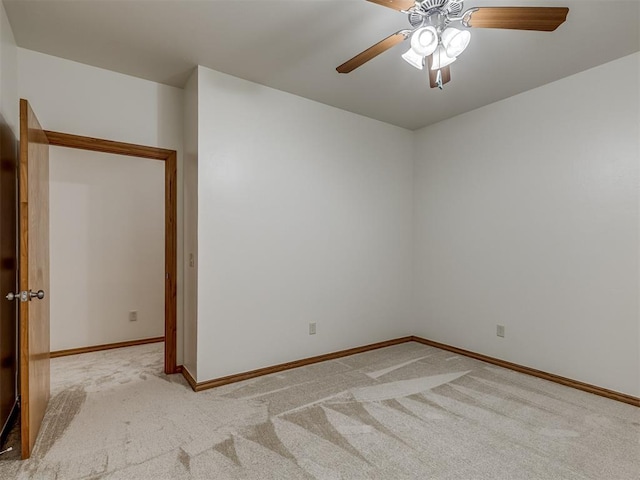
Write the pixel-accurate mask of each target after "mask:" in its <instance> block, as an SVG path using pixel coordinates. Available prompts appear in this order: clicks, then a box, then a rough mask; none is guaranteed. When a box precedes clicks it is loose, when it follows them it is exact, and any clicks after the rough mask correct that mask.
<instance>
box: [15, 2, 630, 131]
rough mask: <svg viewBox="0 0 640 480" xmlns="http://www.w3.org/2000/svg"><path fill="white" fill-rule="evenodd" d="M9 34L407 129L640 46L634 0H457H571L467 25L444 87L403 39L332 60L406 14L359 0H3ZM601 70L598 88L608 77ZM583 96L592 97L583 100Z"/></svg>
mask: <svg viewBox="0 0 640 480" xmlns="http://www.w3.org/2000/svg"><path fill="white" fill-rule="evenodd" d="M3 3H4V5H5V8H6V10H7V14H8V16H9V20H10V22H11V27H12V29H13V32H14V35H15V38H16V43H17V44H18V45H19V46H21V47H24V48H27V49H31V50H36V51H39V52H44V53H47V54H50V55H55V56H58V57H63V58H68V59H70V60H75V61H77V62H81V63H86V64H89V65H95V66H97V67H102V68H106V69H109V70H114V71H117V72H122V73H126V74H129V75H134V76H136V77H141V78H146V79H149V80H154V81H156V82H160V83H166V84H169V85H175V86H178V87H181V86H183V84H184V82H185V80H186V79H187V78H188V76H189V74H190V73H191V71H192V70H193V68H194V66H195V65H197V64H200V65H204V66H207V67H210V68H212V69H215V70H219V71H221V72H225V73H228V74H231V75H235V76H238V77H241V78H245V79H247V80H251V81H254V82H258V83H261V84H264V85H268V86H270V87H273V88H277V89H280V90H284V91H286V92H290V93H293V94H296V95H300V96H302V97H306V98H310V99H313V100H317V101H318V102H322V103H325V104H328V105H333V106H335V107H338V108H342V109H345V110H349V111H351V112H355V113H359V114H362V115H365V116H367V117H371V118H376V119H378V120H382V121H384V122H388V123H391V124H395V125H398V126H401V127H405V128H409V129H417V128H420V127H423V126H425V125H429V124H431V123H434V122H437V121H440V120H443V119H445V118H449V117H452V116H454V115H457V114H460V113H463V112H466V111H469V110H473V109H475V108H478V107H481V106H483V105H487V104H489V103H492V102H495V101H497V100H500V99H503V98H507V97H510V96H512V95H515V94H517V93H520V92H523V91H526V90H529V89H531V88H535V87H538V86H540V85H544V84H546V83H549V82H552V81H555V80H558V79H560V78H563V77H566V76H568V75H572V74H575V73H578V72H580V71H583V70H586V69H588V68H591V67H594V66H596V65H600V64H602V63H605V62H608V61H611V60H614V59H616V58H620V57H622V56H625V55H629V54H631V53H633V52H637V51H638V50H640V36H639V25H640V2H639V1H638V0H632V1H614V0H605V1H603V0H601V1H582V0H578V1H576V0H569V1H564V0H538V1H530V0H510V1H505V0H492V1H479V0H468V1H465V9H466V8H469V7H472V6H503V5H519V6H568V7H569V8H570V11H569V16H568V18H567V21H566V22H565V23H564V24H563V25H561V26H560V28H558V30H556V31H555V32H552V33H544V32H527V31H514V30H493V29H473V30H472V39H471V44H470V46H469V48H468V49H467V50H466V51H465V52H464V53H463V54H462V55H461V56H460V57H459V59H458V61H457V62H456V63H455V64H453V65H452V66H451V74H452V80H451V82H450V83H449V84H447V85H446V86H445V90H444V91H439V90H437V89H430V88H429V85H428V80H427V78H426V75H425V72H421V71H419V70H416V69H415V68H413V67H411V66H409V65H408V64H407V63H405V62H404V60H402V58H401V57H400V55H401V54H402V53H403V51H404V50H406V48H407V45H406V42H405V44H403V45H398V46H396V47H394V48H392V49H391V50H389V51H387V52H385V53H383V54H382V55H380V56H379V57H377V58H375V59H373V60H372V61H370V62H369V63H367V64H365V65H364V66H362V67H360V68H359V69H357V70H355V71H354V72H352V73H350V74H347V75H345V74H338V73H337V72H336V71H335V67H337V66H338V65H339V64H341V63H343V62H344V61H345V60H347V59H349V58H350V57H352V56H353V55H355V54H357V53H359V52H360V51H362V50H364V49H365V48H367V47H369V46H371V45H372V44H374V43H376V42H377V41H378V40H381V39H382V38H384V37H386V36H388V35H389V34H391V33H394V32H396V31H397V30H400V29H403V28H406V27H407V26H408V25H409V24H408V22H407V17H406V15H404V14H402V13H399V12H396V11H394V10H392V9H389V8H385V7H381V6H379V5H376V4H374V3H369V2H366V1H365V0H233V1H231V0H206V1H195V0H126V1H109V0H100V1H98V0H75V1H69V0H66V1H61V0H3ZM615 84H616V79H615V78H603V79H602V88H615ZM585 101H588V99H585Z"/></svg>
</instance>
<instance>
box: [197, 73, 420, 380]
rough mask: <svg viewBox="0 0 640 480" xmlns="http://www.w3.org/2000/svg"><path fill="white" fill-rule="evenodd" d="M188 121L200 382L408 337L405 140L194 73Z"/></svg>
mask: <svg viewBox="0 0 640 480" xmlns="http://www.w3.org/2000/svg"><path fill="white" fill-rule="evenodd" d="M198 118H199V123H198V180H199V185H198V257H199V258H198V372H197V380H198V381H204V380H208V379H211V378H215V377H220V376H223V375H228V374H233V373H238V372H243V371H246V370H252V369H255V368H260V367H264V366H268V365H273V364H277V363H281V362H286V361H291V360H296V359H300V358H304V357H309V356H313V355H317V354H322V353H327V352H331V351H335V350H341V349H345V348H349V347H354V346H358V345H364V344H368V343H372V342H377V341H381V340H388V339H390V338H394V337H399V336H403V335H407V334H409V333H410V331H409V326H410V317H409V314H410V290H411V283H410V281H411V278H410V277H411V276H410V275H409V272H410V270H411V253H412V171H413V161H412V155H413V150H412V149H413V146H412V139H413V136H412V133H411V132H410V131H407V130H404V129H401V128H397V127H393V126H390V125H388V124H384V123H381V122H378V121H375V120H371V119H368V118H365V117H361V116H358V115H355V114H352V113H348V112H345V111H342V110H338V109H336V108H333V107H329V106H326V105H322V104H319V103H316V102H313V101H310V100H307V99H303V98H301V97H297V96H295V95H291V94H288V93H284V92H281V91H278V90H274V89H271V88H268V87H264V86H261V85H258V84H255V83H252V82H248V81H245V80H240V79H238V78H235V77H231V76H228V75H225V74H222V73H218V72H215V71H213V70H209V69H207V68H203V67H199V77H198ZM309 322H317V334H316V335H313V336H311V335H309V334H308V324H309Z"/></svg>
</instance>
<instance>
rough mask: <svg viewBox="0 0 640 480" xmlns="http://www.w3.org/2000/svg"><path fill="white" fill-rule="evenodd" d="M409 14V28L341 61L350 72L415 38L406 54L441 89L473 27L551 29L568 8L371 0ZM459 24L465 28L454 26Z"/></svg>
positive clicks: (442, 0) (456, 0)
mask: <svg viewBox="0 0 640 480" xmlns="http://www.w3.org/2000/svg"><path fill="white" fill-rule="evenodd" d="M367 1H368V2H372V3H377V4H378V5H382V6H384V7H389V8H392V9H394V10H398V11H400V12H402V13H406V14H408V15H409V23H410V24H411V28H408V29H404V30H400V31H399V32H396V33H394V34H393V35H390V36H388V37H387V38H385V39H384V40H381V41H380V42H378V43H376V44H375V45H373V46H372V47H369V48H367V49H366V50H365V51H363V52H361V53H359V54H358V55H356V56H355V57H353V58H352V59H350V60H347V61H346V62H345V63H343V64H342V65H340V66H339V67H338V68H336V70H337V71H338V72H339V73H349V72H351V71H353V70H355V69H356V68H358V67H360V66H361V65H363V64H364V63H366V62H368V61H369V60H371V59H373V58H375V57H377V56H378V55H380V54H381V53H382V52H384V51H386V50H388V49H390V48H391V47H393V46H395V45H397V44H398V43H401V42H403V41H404V40H406V39H408V38H411V47H410V48H409V50H407V52H405V53H404V54H403V55H402V58H404V59H405V60H406V61H407V62H408V63H409V64H411V65H413V66H414V67H416V68H418V69H420V70H422V69H423V68H424V67H425V66H426V67H427V69H428V71H429V83H430V85H431V88H434V87H438V88H440V90H442V87H443V85H444V84H445V83H448V82H449V81H451V70H450V68H449V65H450V64H451V63H453V62H454V61H455V60H456V58H457V57H458V56H459V55H460V54H461V53H462V52H463V51H464V50H465V48H467V46H468V45H469V42H470V40H471V33H470V32H469V30H468V29H469V28H506V29H512V30H537V31H541V32H552V31H554V30H555V29H556V28H558V27H559V26H560V25H561V24H562V23H564V21H565V20H566V19H567V14H568V13H569V9H568V8H566V7H473V8H469V9H468V10H466V11H464V12H463V11H462V10H463V0H367ZM454 22H455V23H457V24H458V25H459V26H460V27H461V28H454V27H452V26H450V24H451V23H454Z"/></svg>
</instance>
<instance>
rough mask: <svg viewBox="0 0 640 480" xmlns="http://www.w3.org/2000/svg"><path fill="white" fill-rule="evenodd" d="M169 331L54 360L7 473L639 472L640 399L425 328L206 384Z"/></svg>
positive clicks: (65, 479)
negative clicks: (465, 352)
mask: <svg viewBox="0 0 640 480" xmlns="http://www.w3.org/2000/svg"><path fill="white" fill-rule="evenodd" d="M161 369H162V344H154V345H145V346H141V347H132V348H125V349H119V350H112V351H108V352H100V353H91V354H84V355H77V356H73V357H64V358H58V359H54V360H52V400H51V404H50V407H49V410H48V412H47V415H46V418H45V421H44V424H43V429H42V431H41V433H40V436H39V439H38V443H37V445H36V448H35V450H34V453H33V457H32V458H31V459H30V460H28V461H25V462H16V461H2V460H0V478H3V479H5V478H6V479H14V478H18V479H27V478H35V479H58V480H71V479H80V478H91V479H98V478H99V479H150V480H151V479H154V480H156V479H178V480H180V479H221V480H224V479H256V480H258V479H259V480H265V479H274V480H286V479H317V480H329V479H389V480H397V479H427V478H435V479H585V478H589V479H597V480H609V479H629V480H631V479H633V480H637V479H638V478H640V409H638V408H635V407H632V406H630V405H625V404H622V403H618V402H615V401H611V400H607V399H604V398H600V397H597V396H594V395H590V394H587V393H584V392H580V391H576V390H573V389H570V388H567V387H563V386H560V385H556V384H553V383H550V382H546V381H544V380H540V379H537V378H533V377H529V376H526V375H521V374H518V373H515V372H512V371H509V370H504V369H501V368H498V367H494V366H491V365H488V364H485V363H482V362H479V361H476V360H472V359H469V358H466V357H462V356H458V355H455V354H452V353H449V352H445V351H442V350H438V349H435V348H432V347H427V346H424V345H421V344H417V343H406V344H402V345H397V346H394V347H389V348H385V349H381V350H376V351H372V352H368V353H363V354H359V355H354V356H351V357H346V358H343V359H340V360H334V361H330V362H325V363H322V364H316V365H311V366H308V367H303V368H299V369H296V370H290V371H287V372H282V373H279V374H273V375H270V376H267V377H261V378H257V379H252V380H248V381H245V382H242V383H237V384H234V385H228V386H225V387H220V388H218V389H214V390H208V391H205V392H201V393H197V394H196V393H194V392H192V391H191V390H190V389H189V388H188V386H187V385H186V383H185V382H184V380H183V379H182V377H181V376H177V375H173V376H170V377H167V376H165V375H162V374H160V373H158V372H160V371H161Z"/></svg>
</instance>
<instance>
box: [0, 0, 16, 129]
mask: <svg viewBox="0 0 640 480" xmlns="http://www.w3.org/2000/svg"><path fill="white" fill-rule="evenodd" d="M17 58H18V49H17V47H16V42H15V40H14V38H13V31H12V30H11V25H10V24H9V19H8V18H7V13H6V12H5V9H4V5H3V3H2V2H0V113H1V114H2V116H3V117H4V119H5V121H6V122H7V123H8V124H9V126H10V127H11V129H12V130H13V132H14V134H15V135H16V137H17V136H18V135H19V129H18V111H19V107H18V105H19V102H18V60H17Z"/></svg>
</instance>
